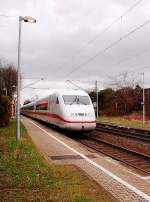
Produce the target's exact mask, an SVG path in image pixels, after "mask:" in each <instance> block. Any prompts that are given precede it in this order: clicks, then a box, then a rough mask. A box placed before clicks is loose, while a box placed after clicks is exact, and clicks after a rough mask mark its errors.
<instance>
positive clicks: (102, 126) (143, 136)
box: [96, 123, 150, 142]
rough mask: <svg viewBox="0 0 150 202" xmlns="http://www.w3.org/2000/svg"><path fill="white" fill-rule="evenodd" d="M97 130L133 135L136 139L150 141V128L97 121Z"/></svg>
mask: <svg viewBox="0 0 150 202" xmlns="http://www.w3.org/2000/svg"><path fill="white" fill-rule="evenodd" d="M96 130H97V131H101V132H109V133H110V132H111V133H113V134H118V135H122V136H127V137H132V138H135V139H140V140H145V141H148V142H150V130H144V129H139V128H131V127H125V126H118V125H114V124H110V123H97V125H96Z"/></svg>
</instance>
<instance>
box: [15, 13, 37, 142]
mask: <svg viewBox="0 0 150 202" xmlns="http://www.w3.org/2000/svg"><path fill="white" fill-rule="evenodd" d="M22 21H24V22H28V23H36V20H35V19H34V18H32V17H30V16H26V17H22V16H19V38H18V71H17V117H16V118H17V129H16V139H17V140H20V79H21V75H20V58H21V23H22Z"/></svg>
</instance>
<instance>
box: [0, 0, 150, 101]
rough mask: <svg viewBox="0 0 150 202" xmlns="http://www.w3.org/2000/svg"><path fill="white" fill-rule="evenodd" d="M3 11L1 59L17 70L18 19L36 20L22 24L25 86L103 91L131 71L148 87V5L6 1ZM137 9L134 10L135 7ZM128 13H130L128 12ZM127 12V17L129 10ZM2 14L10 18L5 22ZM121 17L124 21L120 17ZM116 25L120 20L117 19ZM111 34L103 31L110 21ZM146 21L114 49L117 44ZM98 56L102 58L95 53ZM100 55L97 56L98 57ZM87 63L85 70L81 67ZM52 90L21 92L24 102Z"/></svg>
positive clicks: (113, 0) (121, 0)
mask: <svg viewBox="0 0 150 202" xmlns="http://www.w3.org/2000/svg"><path fill="white" fill-rule="evenodd" d="M0 2H1V6H0V58H1V60H2V62H3V63H7V62H9V63H13V64H14V65H15V66H16V67H17V42H18V16H19V15H21V16H32V17H34V18H36V20H37V23H36V24H29V23H22V50H21V56H22V60H21V72H22V76H23V78H24V80H23V84H22V85H24V86H25V85H27V84H29V83H32V82H35V81H38V80H39V79H40V78H44V80H43V81H40V82H38V83H37V84H34V85H33V86H32V87H35V88H50V89H52V88H62V87H63V88H65V87H69V85H70V88H72V87H73V85H72V86H71V84H69V82H65V81H66V80H71V81H73V82H75V83H76V84H78V85H80V86H81V87H84V88H88V87H91V88H92V87H93V86H94V80H98V81H99V88H103V87H105V86H106V85H107V84H109V82H110V81H109V80H110V79H109V78H110V77H115V78H117V76H119V74H120V73H121V72H123V71H127V70H128V71H132V75H133V74H134V75H135V77H136V78H137V79H138V80H139V81H140V80H141V79H142V77H141V75H140V73H141V72H145V85H146V87H150V79H149V77H150V22H148V20H150V1H149V0H141V1H140V0H105V1H104V0H44V1H41V0H26V1H20V0H5V1H2V0H0ZM133 7H134V8H133ZM128 9H130V10H128ZM127 10H128V12H127V13H126V14H124V13H125V12H126V11H127ZM2 15H6V16H10V17H3V16H2ZM122 15H123V17H120V16H122ZM119 17H120V19H118V20H116V19H117V18H119ZM114 20H116V23H113V25H112V26H111V27H109V29H107V31H104V30H105V29H106V28H107V27H108V26H109V25H110V24H111V23H112V22H114ZM145 22H147V25H145V26H143V27H141V29H139V30H137V31H136V32H134V33H132V34H131V35H130V36H128V37H127V38H125V39H123V40H122V41H120V42H119V43H118V44H116V45H115V46H113V47H110V48H108V49H107V50H106V51H103V50H104V49H105V48H107V47H109V46H110V45H111V44H113V43H114V42H115V41H117V40H119V39H120V38H121V37H124V36H125V35H126V34H128V33H130V32H131V31H132V30H134V29H136V28H137V27H139V26H140V25H142V24H144V23H145ZM97 53H99V54H97ZM95 55H97V57H95V58H92V57H94V56H95ZM83 64H84V65H83ZM49 92H50V90H46V89H43V90H40V89H29V88H25V89H24V90H22V100H24V99H26V98H34V97H35V96H36V95H37V96H39V97H43V96H45V95H47V94H48V93H49Z"/></svg>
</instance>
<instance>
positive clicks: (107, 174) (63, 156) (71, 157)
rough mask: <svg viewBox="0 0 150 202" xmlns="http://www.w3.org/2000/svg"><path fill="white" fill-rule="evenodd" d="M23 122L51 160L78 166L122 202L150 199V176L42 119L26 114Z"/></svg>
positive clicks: (51, 161)
mask: <svg viewBox="0 0 150 202" xmlns="http://www.w3.org/2000/svg"><path fill="white" fill-rule="evenodd" d="M22 122H23V124H24V125H25V127H26V128H27V130H28V133H29V135H30V136H31V138H32V140H33V142H34V143H35V144H36V146H37V147H38V149H39V151H40V152H41V153H42V154H43V155H44V157H45V158H46V159H47V160H48V162H49V163H57V164H74V165H76V166H78V167H79V168H80V169H82V170H84V171H85V172H86V173H87V174H88V175H89V176H91V177H92V178H93V179H94V180H95V181H96V182H97V183H99V184H100V185H101V186H103V187H104V188H105V189H106V190H107V191H108V192H110V193H111V194H112V195H113V196H114V197H115V198H116V199H118V201H120V202H147V201H150V177H146V178H145V177H144V176H140V175H139V174H136V173H134V171H133V170H129V168H126V167H124V166H123V165H122V164H120V163H119V162H118V161H114V160H112V159H111V158H108V157H105V156H103V155H100V154H97V153H95V152H93V151H91V150H88V149H87V148H85V147H84V146H82V145H81V144H79V143H77V142H75V141H74V140H71V139H70V138H68V137H67V136H64V135H63V134H61V133H59V132H56V131H54V130H52V129H51V128H49V127H47V126H44V125H41V124H40V123H39V122H36V121H33V120H31V119H27V118H22Z"/></svg>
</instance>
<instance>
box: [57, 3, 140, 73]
mask: <svg viewBox="0 0 150 202" xmlns="http://www.w3.org/2000/svg"><path fill="white" fill-rule="evenodd" d="M142 1H143V0H138V1H136V3H134V4H133V5H132V6H131V7H130V8H128V9H127V10H126V11H125V12H123V14H122V15H120V16H119V17H117V18H115V20H113V21H112V22H111V23H110V24H109V25H108V26H106V27H105V28H104V29H103V30H102V31H101V32H100V33H99V34H97V35H96V36H95V37H93V38H92V39H90V40H89V41H87V43H86V44H84V45H83V46H81V47H80V48H79V50H78V51H77V52H76V53H75V54H76V56H78V54H80V53H81V51H82V50H83V49H84V48H86V47H87V46H89V45H90V44H92V43H94V42H95V41H96V40H98V39H99V37H101V36H102V35H103V34H105V33H106V32H107V31H108V30H109V29H110V28H111V27H112V26H113V25H115V24H116V23H117V22H118V21H120V20H121V23H122V20H123V17H125V16H126V15H127V14H128V13H129V12H131V11H132V10H133V9H134V8H136V7H137V6H138V5H139V4H140V3H141V2H142ZM121 26H122V25H121ZM74 56H75V55H72V56H71V58H73V57H74ZM65 64H67V62H64V63H63V64H61V65H59V66H58V68H57V69H56V70H57V71H60V70H62V68H64V67H65V66H64V65H65Z"/></svg>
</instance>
